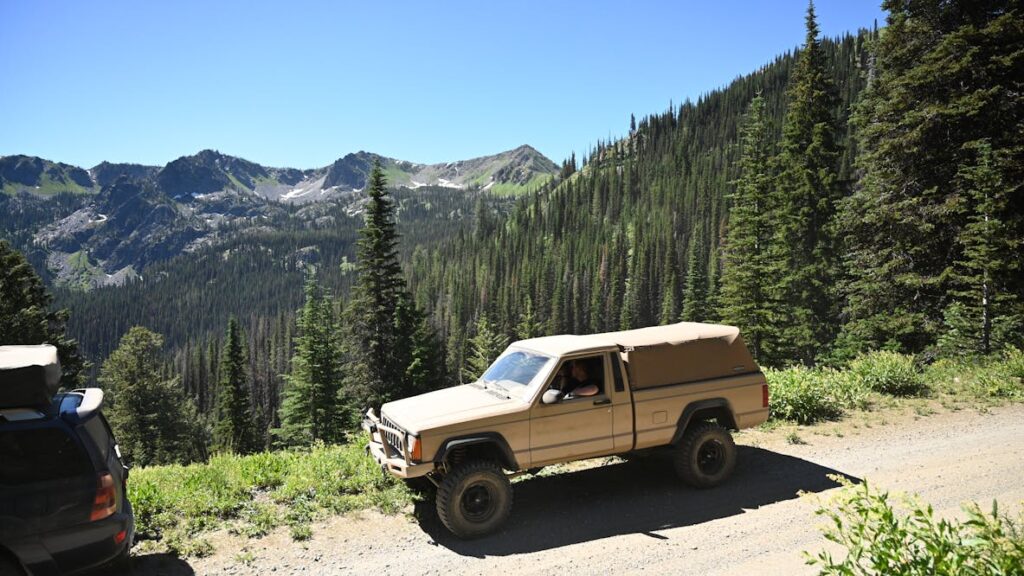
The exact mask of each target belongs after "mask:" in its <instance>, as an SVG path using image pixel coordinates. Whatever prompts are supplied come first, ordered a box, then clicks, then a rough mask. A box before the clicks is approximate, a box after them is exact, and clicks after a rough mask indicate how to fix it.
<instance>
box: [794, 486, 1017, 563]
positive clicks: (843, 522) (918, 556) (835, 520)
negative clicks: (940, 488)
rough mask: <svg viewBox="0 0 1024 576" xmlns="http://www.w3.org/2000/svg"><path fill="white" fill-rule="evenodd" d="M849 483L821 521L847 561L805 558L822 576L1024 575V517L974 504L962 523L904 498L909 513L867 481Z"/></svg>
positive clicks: (822, 554) (823, 554) (824, 554)
mask: <svg viewBox="0 0 1024 576" xmlns="http://www.w3.org/2000/svg"><path fill="white" fill-rule="evenodd" d="M834 479H836V480H837V481H839V482H841V483H843V484H846V488H844V489H843V490H842V491H841V492H840V494H839V496H838V498H837V499H836V501H835V502H833V505H832V506H830V507H826V506H822V507H821V508H819V509H818V510H817V514H818V515H819V516H824V517H825V518H827V519H828V520H829V525H828V526H827V527H826V528H825V529H824V535H825V538H826V539H828V540H830V541H832V542H835V543H836V544H838V545H840V546H842V547H843V548H845V554H844V555H843V556H844V557H843V558H842V559H841V560H836V559H835V558H833V556H832V554H830V553H829V552H826V551H822V552H819V553H818V554H817V556H811V555H810V554H808V553H806V552H805V553H804V554H805V555H806V556H807V559H808V560H807V561H808V563H810V564H815V565H817V566H819V568H820V573H821V574H824V575H843V576H856V575H869V574H870V575H874V574H885V575H894V576H900V575H908V576H909V575H922V576H923V575H929V576H931V575H935V576H940V575H947V574H948V575H961V574H963V575H981V574H1022V573H1024V526H1022V521H1024V516H1022V517H1021V518H1020V519H1018V520H1017V521H1014V520H1013V519H1011V518H1009V517H1007V516H1005V515H1000V514H999V510H998V508H997V507H996V504H995V502H993V504H992V512H991V513H985V512H983V511H982V510H981V509H980V508H979V507H978V506H977V505H976V504H972V505H968V506H965V507H964V511H965V512H966V514H967V520H965V521H963V522H957V521H951V520H945V519H939V518H936V517H935V514H934V511H933V510H932V507H931V506H926V505H923V504H921V503H920V502H918V501H917V500H915V499H912V498H906V499H905V503H904V506H903V509H898V508H897V507H895V506H894V505H893V504H892V503H891V502H890V501H889V494H888V493H886V492H882V493H879V492H876V491H872V490H871V488H870V487H869V486H868V484H867V482H865V483H863V484H860V485H859V486H851V485H850V482H849V480H846V479H845V478H839V477H836V478H834Z"/></svg>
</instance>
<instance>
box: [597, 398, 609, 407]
mask: <svg viewBox="0 0 1024 576" xmlns="http://www.w3.org/2000/svg"><path fill="white" fill-rule="evenodd" d="M611 403H612V399H611V398H603V399H601V400H594V406H601V405H602V404H611Z"/></svg>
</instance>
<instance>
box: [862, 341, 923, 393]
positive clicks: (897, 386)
mask: <svg viewBox="0 0 1024 576" xmlns="http://www.w3.org/2000/svg"><path fill="white" fill-rule="evenodd" d="M849 370H850V372H851V373H852V374H853V375H854V377H856V378H859V379H860V380H861V382H863V384H864V385H865V386H867V387H868V388H870V389H871V390H874V391H875V392H881V393H883V394H891V395H893V396H922V395H925V394H926V393H927V392H928V384H927V383H926V382H925V379H924V376H923V375H922V374H921V372H920V371H918V369H917V367H916V366H915V365H914V357H913V356H907V355H905V354H898V353H896V352H887V351H884V350H880V351H875V352H869V353H867V354H862V355H860V356H858V357H857V358H855V359H854V360H853V362H850V367H849Z"/></svg>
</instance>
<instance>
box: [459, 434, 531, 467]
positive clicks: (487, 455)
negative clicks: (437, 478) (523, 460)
mask: <svg viewBox="0 0 1024 576" xmlns="http://www.w3.org/2000/svg"><path fill="white" fill-rule="evenodd" d="M452 444H454V445H452V446H449V447H448V448H447V449H446V450H445V452H444V455H443V456H442V458H441V461H442V462H444V463H445V464H447V465H448V466H457V465H459V464H461V463H463V462H468V461H470V460H490V461H492V462H497V463H498V465H500V466H502V467H503V468H505V469H506V470H516V468H517V466H516V463H515V461H514V460H513V459H512V457H511V455H510V454H509V453H508V452H507V451H506V450H505V449H503V448H502V447H501V446H500V445H499V444H498V442H496V441H494V440H482V441H469V442H463V443H459V442H457V441H456V442H453V443H452Z"/></svg>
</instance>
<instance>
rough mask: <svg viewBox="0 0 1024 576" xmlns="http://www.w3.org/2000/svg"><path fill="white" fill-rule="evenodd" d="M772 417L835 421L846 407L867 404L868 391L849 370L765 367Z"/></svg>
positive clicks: (794, 419)
mask: <svg viewBox="0 0 1024 576" xmlns="http://www.w3.org/2000/svg"><path fill="white" fill-rule="evenodd" d="M765 376H766V377H767V379H768V391H769V395H770V406H771V414H770V416H769V417H770V418H771V419H772V420H784V421H789V422H796V423H797V424H813V423H815V422H820V421H822V420H835V419H837V418H839V417H840V416H842V415H843V413H844V412H845V411H846V410H848V409H853V408H864V407H865V406H867V394H868V392H869V390H868V389H867V388H866V387H865V386H863V384H862V382H861V381H860V380H859V379H857V378H852V377H851V375H850V374H849V373H846V372H840V371H838V370H834V369H832V368H807V367H804V366H794V367H792V368H787V369H785V370H772V369H766V370H765Z"/></svg>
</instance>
